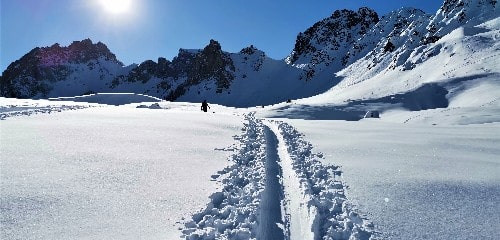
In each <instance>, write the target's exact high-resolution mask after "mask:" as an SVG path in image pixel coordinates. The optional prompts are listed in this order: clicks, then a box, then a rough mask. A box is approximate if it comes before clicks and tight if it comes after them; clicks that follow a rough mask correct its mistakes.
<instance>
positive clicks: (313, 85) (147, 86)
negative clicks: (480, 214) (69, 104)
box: [0, 0, 499, 107]
mask: <svg viewBox="0 0 500 240" xmlns="http://www.w3.org/2000/svg"><path fill="white" fill-rule="evenodd" d="M497 5H498V4H497V2H496V0H446V1H445V2H444V3H443V5H442V7H441V8H440V9H439V10H438V11H437V13H436V14H434V15H430V14H426V13H424V12H423V11H421V10H418V9H414V8H402V9H399V10H396V11H393V12H390V13H388V14H386V15H385V16H379V15H378V14H377V13H376V12H375V11H373V10H371V9H368V8H360V9H358V10H357V11H352V10H337V11H335V12H333V14H332V15H331V16H329V17H327V18H325V19H323V20H321V21H319V22H317V23H315V24H314V25H313V26H312V27H310V28H308V29H306V30H305V31H304V32H303V33H299V34H298V36H297V39H296V43H295V47H294V49H293V50H292V51H291V53H290V54H289V55H288V56H287V57H286V58H285V59H283V60H274V59H271V58H269V57H267V56H266V54H265V53H264V52H263V51H261V50H259V49H257V48H255V47H254V46H249V47H246V48H244V49H242V50H241V51H240V52H238V53H228V52H225V51H223V50H222V47H221V46H220V44H219V43H218V42H217V41H215V40H210V42H209V44H208V45H207V46H205V47H204V48H203V49H194V50H187V49H180V50H179V53H178V55H177V56H176V57H174V58H173V59H172V60H171V61H169V60H167V59H165V58H159V59H158V60H157V61H156V62H155V61H152V60H147V61H144V62H142V63H141V64H138V65H136V64H132V65H130V66H123V64H122V63H121V62H120V61H118V60H117V59H116V57H115V55H114V54H113V53H111V52H110V51H109V49H108V48H107V47H106V45H104V44H103V43H100V42H98V43H95V44H94V43H92V41H91V40H89V39H86V40H83V41H76V42H73V43H72V44H71V45H69V46H68V47H61V46H59V45H58V44H55V45H53V46H51V47H44V48H35V49H33V50H32V51H30V52H29V53H28V54H26V55H25V56H23V57H22V58H21V59H19V60H17V61H15V62H13V63H12V64H10V65H9V67H8V68H7V69H6V70H5V71H4V72H3V74H2V78H1V80H0V95H1V96H6V97H17V98H45V97H61V96H75V95H82V94H88V93H93V92H135V93H143V94H148V95H152V96H155V97H159V98H162V99H167V100H172V101H174V100H176V101H193V102H199V101H202V100H204V99H207V100H208V101H209V102H213V103H219V104H224V105H227V106H237V107H249V106H260V105H268V104H274V103H278V102H283V101H286V100H287V99H298V98H307V97H311V96H315V95H318V94H321V93H325V92H332V91H334V92H338V94H337V95H335V96H332V97H331V98H330V100H331V99H344V100H347V99H360V98H372V97H378V96H388V95H390V94H398V93H401V92H407V91H413V90H414V89H416V88H418V87H421V86H422V85H423V84H425V83H426V82H432V81H444V80H443V79H441V78H437V77H436V76H429V77H428V78H427V79H425V81H422V80H421V79H420V78H422V76H426V72H420V71H422V69H421V68H419V67H420V66H421V65H422V64H424V63H426V62H429V61H430V60H432V59H436V57H440V56H444V55H446V56H448V55H450V51H452V50H450V49H451V48H453V46H447V45H446V46H445V45H444V44H443V43H442V41H443V39H445V40H446V39H447V37H449V36H450V34H452V33H455V31H457V29H462V31H463V32H465V33H464V34H463V36H462V37H463V38H471V39H475V40H476V41H483V40H484V41H495V39H486V38H484V36H479V35H478V34H480V33H482V32H492V31H493V32H494V31H498V27H497V26H496V25H495V24H496V21H497V20H495V19H498V17H499V13H498V8H497ZM489 21H493V23H492V24H493V26H492V27H490V28H485V27H477V26H478V25H480V24H483V23H486V22H489ZM493 38H494V37H493ZM474 47H476V48H478V49H474V50H473V51H476V52H480V51H481V50H482V49H490V50H492V52H493V53H496V52H498V49H495V48H493V49H491V48H490V47H489V46H487V44H486V45H485V44H483V45H481V44H475V45H474ZM454 51H455V53H454V54H456V56H462V54H461V53H465V52H464V51H465V50H464V49H455V50H454ZM456 60H457V61H464V60H463V59H456ZM465 60H466V59H465ZM418 69H420V70H418ZM443 71H444V70H443ZM446 71H449V70H446ZM495 71H496V70H495ZM401 72H408V74H409V75H408V74H407V75H408V76H410V75H411V76H420V77H419V78H418V79H415V78H411V79H405V80H404V81H407V83H406V85H405V86H403V87H401V86H400V87H397V88H394V89H392V90H390V91H389V90H388V89H385V90H384V91H381V90H380V91H379V90H376V91H374V93H372V90H373V89H372V90H370V94H369V95H370V96H371V97H367V93H366V92H365V90H366V89H365V90H363V91H359V92H363V95H360V94H357V95H356V94H354V95H350V96H349V97H343V98H341V97H340V96H347V95H348V94H347V92H351V90H349V91H347V90H346V91H344V90H342V91H340V90H339V89H346V88H347V87H349V89H354V87H351V86H359V85H357V84H358V83H362V82H365V81H368V80H374V79H382V78H384V79H385V78H387V77H388V76H396V75H398V76H399V75H401V74H400V73H401ZM384 76H385V77H384ZM377 81H378V80H377ZM387 81H388V83H389V85H390V84H392V82H390V80H387ZM392 81H395V80H392ZM398 81H401V80H398ZM368 82H370V81H368ZM379 84H382V85H384V84H387V83H385V82H381V83H379ZM373 88H374V87H373ZM370 89H371V88H370ZM377 89H378V88H377ZM351 94H352V92H351ZM322 96H325V95H324V94H322ZM330 100H329V101H330Z"/></svg>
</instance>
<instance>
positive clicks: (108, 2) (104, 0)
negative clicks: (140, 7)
mask: <svg viewBox="0 0 500 240" xmlns="http://www.w3.org/2000/svg"><path fill="white" fill-rule="evenodd" d="M99 1H100V3H101V5H102V7H103V8H104V10H106V11H107V12H109V13H112V14H124V13H127V12H128V11H129V10H130V5H131V3H132V0H99Z"/></svg>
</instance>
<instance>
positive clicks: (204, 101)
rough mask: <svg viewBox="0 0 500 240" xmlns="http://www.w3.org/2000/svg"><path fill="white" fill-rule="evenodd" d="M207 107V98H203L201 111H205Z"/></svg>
mask: <svg viewBox="0 0 500 240" xmlns="http://www.w3.org/2000/svg"><path fill="white" fill-rule="evenodd" d="M207 108H210V106H208V103H207V100H203V102H202V103H201V111H203V112H207Z"/></svg>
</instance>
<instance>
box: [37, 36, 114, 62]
mask: <svg viewBox="0 0 500 240" xmlns="http://www.w3.org/2000/svg"><path fill="white" fill-rule="evenodd" d="M36 57H37V59H38V60H39V63H40V65H41V66H43V67H52V66H59V65H64V64H68V63H73V64H74V63H87V62H89V61H91V60H97V59H99V58H103V59H104V60H106V61H111V62H114V63H117V64H119V65H122V66H123V63H121V62H120V61H118V59H116V56H115V55H114V54H113V53H112V52H111V51H110V50H109V49H108V47H107V46H106V45H105V44H104V43H102V42H98V43H96V44H94V43H92V40H90V39H84V40H82V41H74V42H73V43H71V44H70V45H69V46H67V47H61V46H60V45H59V44H58V43H56V44H54V45H52V46H50V47H43V48H39V51H38V52H37V53H36Z"/></svg>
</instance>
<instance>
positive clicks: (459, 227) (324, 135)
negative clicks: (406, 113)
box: [286, 119, 500, 239]
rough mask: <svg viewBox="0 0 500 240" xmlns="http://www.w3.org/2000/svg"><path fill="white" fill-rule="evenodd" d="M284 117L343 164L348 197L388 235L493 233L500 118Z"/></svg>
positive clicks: (499, 181)
mask: <svg viewBox="0 0 500 240" xmlns="http://www.w3.org/2000/svg"><path fill="white" fill-rule="evenodd" d="M286 122H287V123H289V124H291V125H293V126H294V127H295V128H297V130H298V131H300V132H302V133H304V134H305V137H304V138H305V139H306V140H308V141H310V142H311V143H312V144H313V146H314V148H315V149H316V151H320V152H322V153H323V154H324V156H325V157H324V160H322V163H323V164H326V165H330V164H332V165H340V166H342V171H343V180H345V182H346V184H347V186H349V188H348V190H347V198H348V199H350V200H351V201H352V202H353V203H354V204H355V205H356V206H358V207H359V209H360V211H361V212H362V213H364V214H367V217H368V218H369V219H370V220H371V221H373V223H374V225H375V226H376V230H377V231H378V232H381V233H382V234H383V235H382V236H381V237H382V238H383V239H443V238H446V239H495V238H496V236H497V231H498V229H499V228H500V225H499V223H500V218H499V216H500V210H499V208H498V206H497V205H498V204H497V203H498V200H499V199H500V194H499V193H500V176H499V175H498V173H499V172H500V160H499V158H498V155H499V154H500V149H499V146H500V134H499V129H500V124H498V123H493V124H481V125H467V126H460V127H458V126H453V125H446V126H431V125H426V124H424V125H422V124H401V123H399V124H397V123H387V122H381V121H379V120H377V119H367V120H363V121H360V122H346V121H307V120H286ZM484 226H488V227H484Z"/></svg>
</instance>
